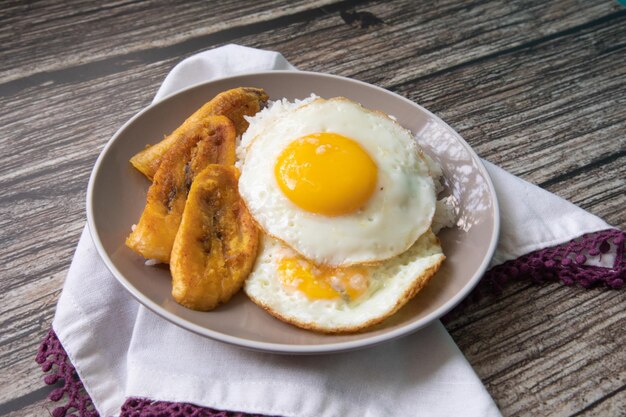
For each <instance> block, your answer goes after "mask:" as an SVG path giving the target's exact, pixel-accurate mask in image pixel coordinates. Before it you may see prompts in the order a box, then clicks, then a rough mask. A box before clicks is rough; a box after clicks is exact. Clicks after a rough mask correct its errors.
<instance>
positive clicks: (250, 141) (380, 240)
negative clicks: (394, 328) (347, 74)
mask: <svg viewBox="0 0 626 417" xmlns="http://www.w3.org/2000/svg"><path fill="white" fill-rule="evenodd" d="M267 99H268V97H267V95H266V94H265V92H264V91H263V90H261V89H257V88H238V89H233V90H229V91H226V92H224V93H221V94H219V95H218V96H216V97H215V98H214V99H213V100H211V101H210V102H208V103H207V104H205V105H204V106H203V107H202V108H201V109H200V110H198V111H197V112H196V113H194V115H192V116H191V117H190V118H189V119H187V120H186V121H185V123H183V125H182V126H181V127H179V128H178V129H176V130H175V131H174V133H172V134H171V135H170V136H168V137H167V138H166V139H165V140H164V141H162V142H161V143H159V144H157V145H155V146H152V147H150V148H147V149H146V150H144V151H142V152H140V153H139V154H137V155H135V156H134V157H133V159H132V160H131V162H132V163H133V165H134V166H135V167H136V168H137V169H139V170H140V171H142V172H143V173H144V174H145V175H146V176H147V177H148V178H151V175H154V176H153V178H154V182H153V184H152V186H151V187H150V189H149V190H148V198H147V204H146V207H145V209H144V212H143V214H142V216H141V219H140V221H139V223H138V225H137V226H136V227H135V229H134V230H133V232H132V233H131V234H130V236H129V237H128V239H127V241H126V244H127V245H128V246H129V247H130V248H131V249H133V250H134V251H135V252H137V253H139V254H141V255H142V256H144V257H145V258H148V259H154V260H156V261H160V262H166V263H170V271H171V274H172V296H173V297H174V299H175V300H176V301H177V302H178V303H180V304H182V305H183V306H185V307H188V308H191V309H194V310H203V311H208V310H212V309H214V308H216V307H217V306H218V305H220V304H222V303H225V302H227V301H228V300H229V299H230V298H231V297H232V296H233V295H234V294H235V293H236V292H237V291H239V289H240V288H242V287H243V288H244V291H245V293H246V294H247V295H248V297H249V298H250V299H251V300H252V301H253V302H255V303H256V304H258V305H259V306H261V307H262V308H264V309H265V310H267V311H268V312H269V313H270V314H272V315H273V316H275V317H277V318H279V319H280V320H283V321H285V322H288V323H291V324H294V325H296V326H298V327H301V328H304V329H309V330H314V331H319V332H324V333H347V332H356V331H362V330H363V329H366V328H369V327H371V326H373V325H374V324H377V323H380V322H382V321H383V320H385V319H386V318H387V317H389V316H391V315H392V314H394V313H395V312H397V311H398V310H399V309H400V308H401V307H402V306H403V305H405V304H406V303H407V302H408V301H409V300H410V299H411V298H412V297H413V296H414V295H415V294H416V293H417V292H418V291H420V290H421V289H422V288H423V287H424V285H426V284H427V283H428V282H429V281H430V279H431V278H432V277H433V276H434V275H435V273H436V272H437V271H438V270H439V268H440V266H441V264H442V262H443V261H444V259H445V255H444V254H443V251H442V248H441V245H440V243H439V240H438V238H437V236H436V235H435V233H436V231H437V230H439V229H440V228H441V227H447V226H450V225H451V222H452V221H453V216H454V214H453V213H454V201H453V198H451V197H447V198H443V199H441V200H437V194H438V193H439V191H441V188H442V185H441V183H440V181H439V180H440V177H441V176H442V171H441V168H440V167H439V166H438V165H437V164H436V162H435V161H434V160H432V159H431V158H430V157H428V156H427V155H425V154H424V153H423V152H422V150H421V148H420V147H419V146H418V145H417V142H416V141H415V139H414V137H413V135H412V134H411V132H410V131H408V130H407V129H405V128H403V127H402V126H401V125H400V124H399V123H397V122H396V121H395V119H394V118H392V117H390V116H388V115H386V114H384V113H381V112H377V111H372V110H368V109H366V108H364V107H363V106H361V105H360V104H358V103H356V102H354V101H351V100H349V99H346V98H342V97H337V98H331V99H322V98H319V97H316V96H311V97H310V98H308V99H305V100H302V101H299V100H296V101H295V102H293V103H291V102H289V101H287V100H286V99H283V100H279V101H276V102H273V103H271V105H270V106H269V107H267V108H263V109H262V110H260V109H261V108H262V107H264V106H265V103H266V101H267ZM210 114H221V115H222V116H208V115H210ZM239 136H240V140H239V141H238V145H235V143H236V141H237V138H236V137H239ZM235 148H236V149H235ZM233 165H235V166H233ZM153 170H154V174H152V172H153ZM239 170H240V171H241V175H240V176H239V172H240V171H239ZM436 212H437V215H436Z"/></svg>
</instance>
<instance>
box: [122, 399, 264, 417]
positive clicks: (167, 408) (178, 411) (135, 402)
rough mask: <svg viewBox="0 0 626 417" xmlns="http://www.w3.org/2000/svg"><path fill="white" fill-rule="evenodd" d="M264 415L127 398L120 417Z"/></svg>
mask: <svg viewBox="0 0 626 417" xmlns="http://www.w3.org/2000/svg"><path fill="white" fill-rule="evenodd" d="M161 416H162V417H266V416H264V415H261V414H247V413H237V412H233V411H219V410H214V409H212V408H205V407H200V406H197V405H193V404H186V403H182V404H181V403H170V402H167V401H152V400H147V399H144V398H129V399H128V400H126V402H125V403H124V405H122V413H121V414H120V417H161Z"/></svg>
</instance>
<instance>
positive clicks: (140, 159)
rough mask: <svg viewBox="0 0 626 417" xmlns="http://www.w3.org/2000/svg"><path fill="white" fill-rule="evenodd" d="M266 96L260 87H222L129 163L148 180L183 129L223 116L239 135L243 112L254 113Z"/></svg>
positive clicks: (177, 139)
mask: <svg viewBox="0 0 626 417" xmlns="http://www.w3.org/2000/svg"><path fill="white" fill-rule="evenodd" d="M268 98H269V97H268V95H267V94H266V93H265V91H264V90H263V89H261V88H254V87H239V88H234V89H232V90H227V91H224V92H223V93H220V94H218V95H217V96H215V97H214V98H213V99H212V100H211V101H209V102H207V103H206V104H204V105H203V106H202V107H200V109H198V110H197V111H196V112H195V113H194V114H192V115H191V116H189V118H188V119H187V120H185V122H184V123H183V124H182V125H180V126H179V127H178V128H177V129H176V130H174V132H172V133H171V134H170V135H169V136H166V137H165V139H163V140H162V141H161V142H159V143H157V144H156V145H153V146H149V147H147V148H145V149H144V150H142V151H140V152H139V153H137V154H136V155H135V156H133V157H132V158H131V159H130V163H131V164H132V165H133V166H134V167H135V168H137V169H138V170H139V171H140V172H141V173H143V174H144V175H145V176H146V177H148V178H149V179H150V180H152V179H153V178H154V175H155V174H156V171H157V168H158V167H159V164H160V163H161V160H162V159H163V157H164V155H165V154H166V153H167V150H168V149H170V148H171V147H172V146H173V145H174V144H175V143H176V142H178V141H179V140H180V139H181V138H182V137H184V136H185V135H186V132H187V131H188V130H189V129H192V128H193V126H194V125H195V124H197V123H198V122H201V121H202V120H204V119H205V118H207V117H209V116H216V115H217V116H226V117H228V118H229V119H230V120H231V121H232V122H233V123H234V124H235V129H236V130H237V135H241V134H242V133H243V132H245V130H246V129H247V128H248V122H247V121H246V119H245V118H244V116H253V115H255V114H256V113H257V112H258V111H259V110H261V109H262V108H263V107H265V104H266V103H267V100H268Z"/></svg>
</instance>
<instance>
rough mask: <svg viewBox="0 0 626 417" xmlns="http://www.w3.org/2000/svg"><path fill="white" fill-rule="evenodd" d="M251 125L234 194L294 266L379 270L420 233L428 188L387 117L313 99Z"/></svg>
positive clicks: (414, 153)
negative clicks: (371, 266)
mask: <svg viewBox="0 0 626 417" xmlns="http://www.w3.org/2000/svg"><path fill="white" fill-rule="evenodd" d="M253 120H254V119H253ZM259 123H261V124H263V125H264V126H255V132H256V136H255V137H254V138H251V139H249V138H248V140H247V141H246V142H245V144H244V145H242V146H246V149H245V151H244V152H245V159H244V161H243V163H242V173H241V178H240V180H239V190H240V192H241V195H242V197H243V199H244V201H245V202H246V205H247V206H248V209H249V210H250V213H251V214H252V216H253V217H254V219H255V220H256V222H257V223H258V224H259V226H260V227H261V228H262V229H263V231H264V232H265V233H266V234H268V235H270V236H272V237H274V238H276V239H278V240H280V241H282V242H284V243H285V244H286V245H288V246H290V247H291V248H292V249H294V250H295V251H296V252H298V253H300V254H301V255H302V256H303V257H304V258H306V259H308V260H310V261H312V262H314V263H316V264H324V265H332V266H347V265H354V264H362V263H375V262H380V261H384V260H386V259H390V258H393V257H395V256H398V255H400V254H401V253H403V252H404V251H406V250H407V249H408V248H409V247H411V245H413V243H415V241H416V240H417V238H418V237H420V236H421V235H423V234H424V233H425V232H426V231H427V230H428V229H429V228H430V225H431V222H432V218H433V214H434V212H435V205H436V201H437V199H436V195H435V184H434V180H433V178H432V177H431V175H430V172H429V169H428V165H427V163H426V161H425V160H424V159H423V157H422V151H421V150H420V149H419V147H418V146H417V143H416V142H415V139H414V138H413V136H412V134H411V132H409V131H408V130H406V129H404V128H403V127H402V126H400V125H399V124H398V123H397V122H396V121H394V120H393V119H391V118H389V117H388V116H387V115H384V114H382V113H380V112H374V111H370V110H367V109H365V108H363V107H362V106H361V105H360V104H358V103H355V102H353V101H350V100H348V99H345V98H334V99H330V100H324V99H321V98H317V99H315V100H312V101H310V102H307V103H306V104H303V105H301V106H299V107H296V108H295V109H287V110H284V111H283V112H282V114H281V115H280V117H277V118H272V120H271V122H270V123H266V121H265V120H264V119H261V120H260V121H259ZM245 136H246V135H244V140H246V138H245Z"/></svg>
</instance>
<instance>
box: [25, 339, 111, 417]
mask: <svg viewBox="0 0 626 417" xmlns="http://www.w3.org/2000/svg"><path fill="white" fill-rule="evenodd" d="M35 360H36V361H37V363H38V364H39V365H41V370H42V371H44V372H49V374H48V375H46V376H45V377H44V379H43V380H44V382H45V383H46V384H48V385H53V384H56V383H58V382H60V381H62V382H63V386H62V387H58V388H55V389H54V390H52V392H51V393H50V394H49V395H48V398H49V399H50V400H51V401H55V402H56V401H59V400H61V399H62V398H64V397H66V400H65V405H64V406H60V407H57V408H55V409H54V411H52V416H53V417H99V415H98V413H97V412H96V410H95V409H94V407H93V403H92V402H91V398H90V397H89V394H87V392H86V391H85V387H84V386H83V383H82V382H81V380H80V378H79V377H78V374H77V373H76V369H74V365H72V363H71V362H70V360H69V358H68V356H67V353H66V352H65V349H63V346H62V345H61V342H60V341H59V338H58V337H57V335H56V333H54V330H52V329H50V331H49V332H48V334H47V335H46V337H45V338H44V339H43V341H42V342H41V345H39V350H38V351H37V357H36V358H35Z"/></svg>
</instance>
